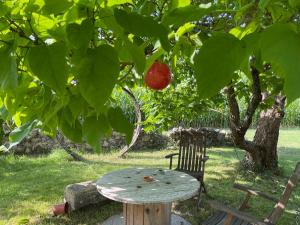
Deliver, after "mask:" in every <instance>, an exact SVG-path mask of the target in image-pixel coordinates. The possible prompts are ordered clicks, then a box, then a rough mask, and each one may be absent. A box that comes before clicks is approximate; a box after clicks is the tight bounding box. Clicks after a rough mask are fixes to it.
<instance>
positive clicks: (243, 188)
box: [233, 184, 279, 203]
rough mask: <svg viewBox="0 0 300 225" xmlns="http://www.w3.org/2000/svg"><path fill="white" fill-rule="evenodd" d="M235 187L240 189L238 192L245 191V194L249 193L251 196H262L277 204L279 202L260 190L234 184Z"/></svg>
mask: <svg viewBox="0 0 300 225" xmlns="http://www.w3.org/2000/svg"><path fill="white" fill-rule="evenodd" d="M233 187H234V188H236V189H238V190H241V191H245V192H247V193H249V194H251V195H255V196H260V197H262V198H265V199H267V200H269V201H272V202H275V203H277V202H278V201H279V200H278V199H277V198H274V197H273V196H271V195H268V194H266V193H263V192H261V191H259V190H256V189H254V188H251V187H247V186H243V185H240V184H234V185H233Z"/></svg>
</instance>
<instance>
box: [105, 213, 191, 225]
mask: <svg viewBox="0 0 300 225" xmlns="http://www.w3.org/2000/svg"><path fill="white" fill-rule="evenodd" d="M123 222H124V217H123V215H122V214H121V215H114V216H112V217H110V218H108V219H107V220H105V221H104V222H103V223H101V225H124V223H123ZM149 224H150V225H164V224H158V223H154V222H152V223H149ZM138 225H140V224H138ZM171 225H191V223H189V222H188V221H186V220H185V219H183V218H182V217H180V216H178V215H176V214H173V213H172V214H171Z"/></svg>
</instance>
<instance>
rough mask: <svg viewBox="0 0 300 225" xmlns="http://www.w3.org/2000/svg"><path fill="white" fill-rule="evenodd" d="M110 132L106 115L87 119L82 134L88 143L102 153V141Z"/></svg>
mask: <svg viewBox="0 0 300 225" xmlns="http://www.w3.org/2000/svg"><path fill="white" fill-rule="evenodd" d="M109 132H110V126H109V123H108V120H107V118H106V116H105V115H103V114H100V115H98V116H97V117H96V116H91V117H87V118H86V119H85V120H84V122H83V125H82V133H83V136H84V138H85V139H86V141H87V143H88V144H89V145H91V146H92V147H93V148H94V149H95V150H96V151H100V149H101V146H100V140H101V138H103V137H104V136H105V135H107V134H108V133H109Z"/></svg>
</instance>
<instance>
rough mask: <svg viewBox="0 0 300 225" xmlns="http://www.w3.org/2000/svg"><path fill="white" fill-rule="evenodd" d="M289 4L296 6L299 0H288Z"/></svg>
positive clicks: (298, 4) (299, 4) (299, 2)
mask: <svg viewBox="0 0 300 225" xmlns="http://www.w3.org/2000/svg"><path fill="white" fill-rule="evenodd" d="M289 4H290V6H292V7H294V8H297V7H299V6H300V0H289Z"/></svg>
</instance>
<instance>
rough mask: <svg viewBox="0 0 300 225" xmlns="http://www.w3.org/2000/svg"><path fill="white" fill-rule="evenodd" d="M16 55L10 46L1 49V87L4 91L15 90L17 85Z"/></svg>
mask: <svg viewBox="0 0 300 225" xmlns="http://www.w3.org/2000/svg"><path fill="white" fill-rule="evenodd" d="M17 79H18V75H17V63H16V57H15V56H14V55H13V52H12V51H11V49H10V48H1V49H0V88H1V89H2V90H4V91H8V90H14V89H15V88H16V87H17V83H18V81H17Z"/></svg>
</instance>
